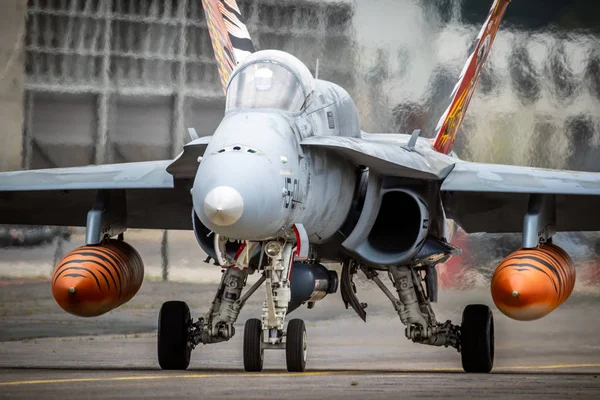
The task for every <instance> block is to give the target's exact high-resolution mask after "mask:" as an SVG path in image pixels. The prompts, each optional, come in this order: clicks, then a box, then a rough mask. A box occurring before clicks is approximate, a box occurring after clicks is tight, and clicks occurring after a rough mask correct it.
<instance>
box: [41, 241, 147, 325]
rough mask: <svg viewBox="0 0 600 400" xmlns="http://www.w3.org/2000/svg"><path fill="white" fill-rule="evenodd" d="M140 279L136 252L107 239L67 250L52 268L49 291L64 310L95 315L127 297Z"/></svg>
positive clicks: (134, 292)
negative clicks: (54, 267)
mask: <svg viewBox="0 0 600 400" xmlns="http://www.w3.org/2000/svg"><path fill="white" fill-rule="evenodd" d="M143 279H144V264H143V263H142V258H141V257H140V255H139V253H138V252H137V251H136V250H135V249H134V248H133V247H131V246H130V245H129V244H127V243H125V242H123V241H121V240H112V239H111V240H105V241H104V242H102V244H100V245H97V246H82V247H79V248H77V249H75V250H73V251H71V252H70V253H68V254H67V255H66V256H65V257H64V258H63V259H62V260H61V261H60V262H59V263H58V264H57V266H56V269H55V270H54V275H53V276H52V294H53V295H54V299H55V300H56V302H57V303H58V305H59V306H61V307H62V309H63V310H65V311H66V312H68V313H71V314H74V315H77V316H80V317H96V316H98V315H102V314H104V313H107V312H109V311H110V310H113V309H115V308H117V307H119V306H120V305H122V304H124V303H126V302H128V301H129V300H131V298H132V297H133V296H134V295H135V294H136V293H137V291H138V290H139V288H140V286H142V280H143Z"/></svg>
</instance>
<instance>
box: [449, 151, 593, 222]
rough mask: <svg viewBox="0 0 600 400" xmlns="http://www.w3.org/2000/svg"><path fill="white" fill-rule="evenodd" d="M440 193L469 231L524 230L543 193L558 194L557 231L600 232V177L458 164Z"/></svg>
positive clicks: (556, 196) (450, 216)
mask: <svg viewBox="0 0 600 400" xmlns="http://www.w3.org/2000/svg"><path fill="white" fill-rule="evenodd" d="M441 192H442V199H443V204H444V209H445V211H446V215H447V216H448V217H449V218H452V219H454V220H456V222H458V224H459V225H460V226H461V227H462V228H463V229H464V230H465V231H467V232H489V233H495V232H520V231H521V230H522V229H523V217H524V216H525V214H526V213H527V210H528V203H529V200H530V197H531V195H538V194H539V195H550V196H554V198H555V209H556V230H557V231H600V212H598V210H599V209H600V173H594V172H576V171H559V170H548V169H541V168H531V167H520V166H514V165H498V164H483V163H471V162H464V161H458V162H457V163H456V165H455V166H454V168H453V170H452V171H451V172H450V173H449V174H448V176H447V177H446V178H445V179H444V181H443V183H442V185H441Z"/></svg>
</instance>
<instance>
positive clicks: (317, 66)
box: [315, 58, 319, 79]
mask: <svg viewBox="0 0 600 400" xmlns="http://www.w3.org/2000/svg"><path fill="white" fill-rule="evenodd" d="M315 79H319V59H318V58H317V65H316V66H315Z"/></svg>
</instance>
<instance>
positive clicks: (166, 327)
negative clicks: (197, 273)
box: [158, 301, 192, 370]
mask: <svg viewBox="0 0 600 400" xmlns="http://www.w3.org/2000/svg"><path fill="white" fill-rule="evenodd" d="M190 322H191V316H190V308H189V307H188V305H187V304H186V303H185V302H183V301H167V302H166V303H164V304H163V305H162V307H161V308H160V313H159V314H158V364H159V365H160V367H161V368H162V369H171V370H184V369H186V368H187V367H188V365H190V356H191V353H192V348H191V346H190V343H189V326H190Z"/></svg>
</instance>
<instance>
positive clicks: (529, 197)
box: [0, 0, 600, 372]
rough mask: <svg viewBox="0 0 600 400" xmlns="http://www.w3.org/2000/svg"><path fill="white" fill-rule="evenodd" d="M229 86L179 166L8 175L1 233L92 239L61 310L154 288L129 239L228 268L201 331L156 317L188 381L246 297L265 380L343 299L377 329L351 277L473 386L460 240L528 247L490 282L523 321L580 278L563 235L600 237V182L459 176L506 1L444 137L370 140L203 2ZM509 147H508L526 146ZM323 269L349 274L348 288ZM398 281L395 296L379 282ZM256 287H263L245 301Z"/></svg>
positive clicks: (507, 172) (248, 361) (59, 274)
mask: <svg viewBox="0 0 600 400" xmlns="http://www.w3.org/2000/svg"><path fill="white" fill-rule="evenodd" d="M202 3H203V6H204V8H205V14H206V17H207V24H208V27H209V31H210V35H211V39H212V44H213V50H214V54H215V58H216V60H217V64H218V69H219V73H220V78H221V83H222V85H223V89H224V91H225V93H226V109H225V115H224V117H223V120H222V121H221V123H220V125H219V126H218V128H217V129H216V131H215V132H214V134H213V135H212V136H210V137H202V138H198V137H197V136H196V135H195V134H194V131H193V130H191V131H190V132H191V135H192V137H193V139H194V140H192V141H191V142H189V143H188V144H187V145H185V146H184V148H183V151H182V152H181V153H180V154H179V156H177V157H176V158H175V159H174V160H163V161H151V162H140V163H125V164H114V165H99V166H87V167H76V168H62V169H47V170H30V171H18V172H7V173H2V174H0V222H2V223H7V224H36V225H40V224H44V225H66V226H85V227H86V236H85V241H86V244H85V246H83V247H80V248H78V249H75V250H74V251H72V252H71V253H69V254H67V255H66V256H65V258H64V259H63V260H61V261H60V262H59V263H58V265H57V267H56V269H55V272H54V276H53V277H52V290H53V294H54V297H55V298H56V300H57V302H58V303H59V304H60V305H61V307H63V308H64V309H65V310H66V311H68V312H70V313H73V314H75V315H80V316H95V315H100V314H102V313H105V312H108V311H110V310H112V309H114V308H116V307H118V306H119V305H121V304H123V303H124V302H125V301H127V300H129V299H130V298H132V297H133V296H134V295H135V293H136V292H137V290H138V289H139V287H140V285H141V283H142V279H143V264H142V260H141V258H140V256H139V254H138V253H137V252H136V251H135V249H133V248H132V247H131V246H130V245H129V244H127V243H126V242H125V240H124V239H125V234H126V230H127V229H128V228H149V229H187V230H193V231H194V232H195V235H196V238H197V240H198V243H199V245H200V246H201V247H202V248H203V249H204V251H205V252H206V253H207V254H208V255H209V256H210V257H211V258H212V259H214V260H215V262H216V263H218V264H219V265H220V266H221V267H222V268H223V271H224V272H223V276H222V280H221V282H220V284H219V285H218V287H217V290H216V294H215V296H214V300H213V301H212V303H211V305H210V307H209V309H208V312H207V313H206V314H204V315H203V316H201V317H199V318H192V317H191V315H190V310H189V307H188V306H187V305H186V304H185V303H184V302H181V301H168V302H166V303H164V305H163V306H162V308H161V310H160V314H159V319H158V363H159V364H160V366H161V367H162V368H164V369H185V368H187V367H188V365H189V362H190V354H191V352H192V350H193V349H194V348H195V347H196V346H198V345H199V344H209V343H216V342H222V341H227V340H229V339H231V338H232V337H233V336H234V334H235V329H234V324H235V323H236V320H237V318H238V315H239V312H240V310H241V309H242V307H243V306H244V303H245V302H246V301H247V299H248V298H249V297H250V296H252V295H253V294H254V293H255V292H256V290H257V289H258V288H259V287H261V286H262V285H264V286H265V288H266V298H265V300H264V303H263V306H262V310H261V314H260V318H256V319H250V320H248V321H246V324H245V329H244V333H243V335H244V341H243V343H244V344H243V347H244V348H243V358H244V368H245V370H246V371H261V370H262V368H263V359H264V351H265V350H267V349H282V350H285V352H286V363H287V369H288V370H289V371H304V370H305V368H306V361H307V334H306V326H305V324H304V322H303V321H302V320H300V319H292V320H290V321H287V323H286V320H287V319H288V314H289V313H290V312H292V311H294V309H296V308H298V307H300V306H301V305H303V304H306V305H307V306H308V307H309V308H311V307H312V306H313V305H314V304H315V302H317V301H319V300H321V299H322V298H324V297H325V296H326V295H327V294H330V293H333V292H335V291H336V290H337V288H338V286H340V288H341V289H340V290H341V294H342V298H343V301H344V303H345V305H346V308H348V307H349V306H350V307H352V308H353V309H354V310H355V311H356V313H357V314H358V315H359V316H360V318H362V319H363V320H365V321H366V310H365V304H364V303H361V302H360V300H359V298H358V297H359V294H357V293H356V287H355V285H354V284H353V278H354V277H355V275H356V274H357V273H361V274H364V275H365V276H366V277H367V278H368V279H369V280H372V281H373V282H374V283H375V284H376V285H377V286H378V287H379V288H381V290H382V291H383V292H384V294H385V296H387V297H388V298H389V299H390V301H391V303H392V306H393V307H394V309H395V310H396V312H397V313H398V316H399V317H400V320H401V322H402V324H404V326H405V335H406V337H407V338H408V339H409V340H411V341H413V342H415V343H421V344H427V345H433V346H445V347H452V348H454V349H456V350H458V352H459V353H460V355H461V360H462V366H463V368H464V370H465V371H467V372H489V371H490V370H491V369H492V366H493V361H494V323H493V316H492V311H491V310H490V308H489V307H487V306H485V305H478V304H473V305H468V306H467V307H466V308H465V309H464V312H463V316H462V321H461V323H460V324H455V323H452V322H451V321H443V322H441V321H438V320H437V318H436V315H435V312H434V310H433V307H432V303H435V302H436V301H437V298H438V290H437V274H436V265H437V264H439V263H441V262H444V261H445V260H447V259H448V258H449V257H451V256H452V255H453V254H456V253H458V252H459V249H457V248H456V247H454V246H453V245H452V244H451V243H450V241H451V237H452V234H453V232H454V231H455V227H456V226H457V225H460V226H461V227H462V228H463V229H464V230H465V231H466V232H522V244H521V248H518V249H515V252H513V253H512V254H509V255H507V257H506V258H505V259H504V260H503V261H502V262H501V263H500V265H499V266H498V269H497V270H496V273H495V274H494V277H493V279H492V282H491V292H492V297H493V299H494V302H495V304H496V305H497V306H498V308H499V309H500V311H501V312H503V313H505V314H506V315H508V316H509V317H511V318H515V319H519V320H531V319H536V318H541V317H542V316H544V315H546V314H548V313H549V312H551V311H552V310H553V309H554V308H556V307H557V306H558V305H560V303H562V302H563V301H564V300H566V299H567V298H568V297H569V295H570V293H571V291H572V290H573V285H574V281H575V269H574V267H573V262H572V261H571V259H570V257H569V256H568V254H567V253H566V252H565V251H564V250H562V249H561V248H559V247H558V246H556V245H554V244H552V238H553V235H554V234H555V232H557V231H595V230H600V213H598V212H597V208H598V206H599V205H600V197H598V196H600V174H595V173H588V172H570V171H557V170H545V169H537V168H529V167H520V166H507V165H495V164H483V163H473V162H467V161H462V160H460V159H458V158H457V157H456V156H455V155H454V154H453V153H452V151H451V149H452V145H453V143H454V141H455V139H456V136H457V134H458V132H459V128H460V125H461V122H462V120H463V118H464V115H465V112H466V110H467V106H468V105H469V101H470V100H471V97H472V95H473V93H474V91H475V87H476V84H477V81H478V79H479V74H480V72H481V69H482V68H483V65H484V62H485V60H486V58H487V56H488V54H489V52H490V49H491V46H492V43H493V41H494V37H495V35H496V32H497V31H498V27H499V24H500V21H501V19H502V16H503V14H504V12H505V10H506V8H507V6H508V3H509V0H495V1H494V2H493V5H492V8H491V10H490V12H489V15H488V16H487V19H486V20H485V22H484V24H483V27H482V29H481V31H480V32H479V35H478V37H477V39H476V42H475V45H474V48H473V51H472V53H471V55H470V56H469V58H468V60H467V62H466V64H465V67H464V69H463V70H462V73H461V75H460V78H459V80H458V82H457V84H456V86H455V88H454V90H453V92H452V94H451V96H450V106H449V107H448V109H447V110H446V112H445V113H444V114H443V115H442V116H441V118H440V122H439V124H438V126H437V128H436V134H435V137H434V139H428V138H424V137H421V136H420V132H419V131H418V130H417V131H415V132H412V134H372V133H366V132H363V131H362V130H361V127H360V121H359V118H358V113H357V109H356V106H355V103H354V102H353V100H352V98H351V97H350V96H349V94H348V93H347V92H346V91H345V90H344V89H343V88H341V87H340V86H338V85H336V84H334V83H332V82H326V81H324V80H320V79H315V77H313V75H312V74H311V72H310V70H309V69H308V68H307V67H306V65H304V64H303V63H302V62H301V61H300V60H298V59H297V58H296V57H294V56H293V55H291V54H288V53H285V52H283V51H279V50H260V51H255V48H254V45H253V44H252V41H251V39H250V35H249V33H248V30H247V28H246V26H245V25H244V23H243V22H242V16H241V13H240V10H239V8H238V6H237V4H236V2H235V0H203V1H202ZM518 134H519V133H518V132H506V135H518ZM323 263H340V264H342V265H343V268H342V274H341V278H340V279H339V282H338V276H337V274H336V273H335V272H333V271H330V270H328V269H327V268H325V267H324V266H323V265H322V264H323ZM381 273H387V274H388V276H389V278H390V280H391V282H392V284H393V287H394V289H395V291H396V293H393V292H392V290H390V289H389V288H388V287H387V286H386V284H385V283H384V282H383V281H382V280H381V279H380V274H381ZM249 274H257V276H259V277H260V278H259V279H258V280H257V281H256V283H255V284H253V285H251V287H249V288H248V289H247V290H245V291H244V287H245V285H246V282H247V278H248V275H249Z"/></svg>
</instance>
